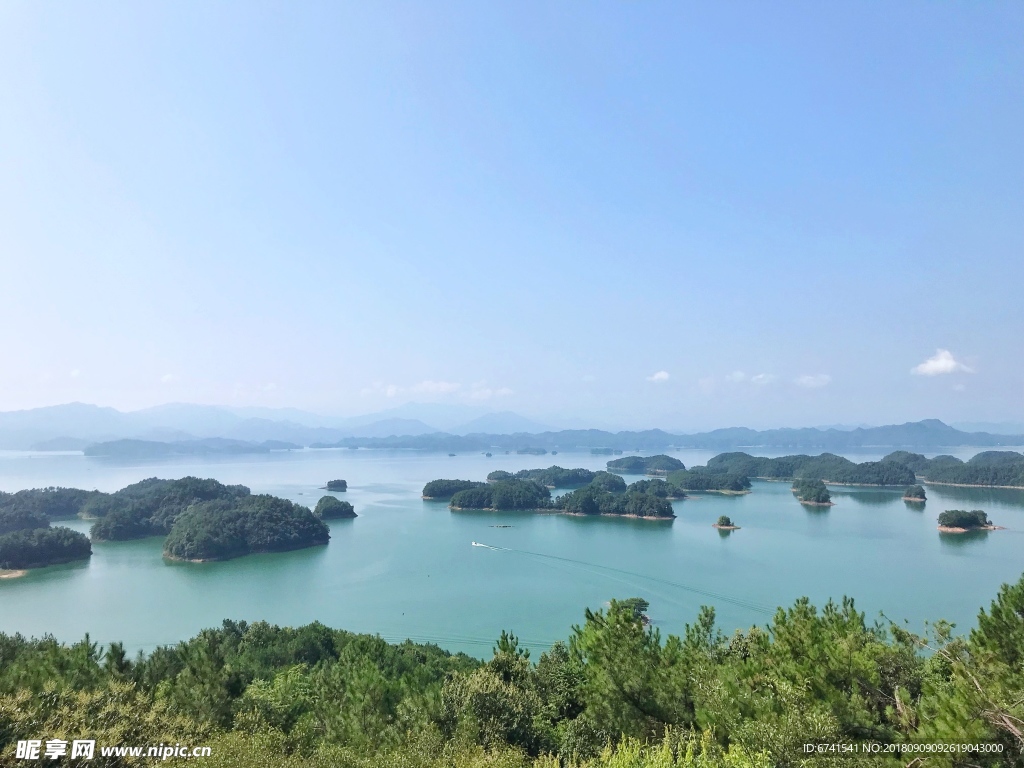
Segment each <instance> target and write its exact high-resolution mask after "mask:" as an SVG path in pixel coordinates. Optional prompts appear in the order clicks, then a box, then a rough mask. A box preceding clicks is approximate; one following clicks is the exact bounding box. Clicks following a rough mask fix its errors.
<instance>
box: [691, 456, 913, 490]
mask: <svg viewBox="0 0 1024 768" xmlns="http://www.w3.org/2000/svg"><path fill="white" fill-rule="evenodd" d="M707 470H708V471H709V472H727V473H732V474H737V475H742V476H744V477H748V478H750V477H760V478H767V479H770V480H793V479H807V480H826V481H828V482H832V483H848V484H852V485H910V484H911V483H913V482H914V472H913V471H912V470H911V469H909V468H908V467H907V466H906V465H904V464H901V463H899V462H897V461H892V460H890V459H889V457H886V458H885V459H883V460H882V461H865V462H863V463H862V464H856V463H854V462H852V461H850V460H849V459H847V458H844V457H842V456H836V455H835V454H834V453H823V454H821V455H820V456H805V455H798V456H781V457H779V458H775V459H768V458H764V457H761V456H751V455H750V454H747V453H741V452H734V453H722V454H719V455H718V456H715V457H714V458H712V459H709V460H708V463H707Z"/></svg>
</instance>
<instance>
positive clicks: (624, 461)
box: [607, 453, 686, 475]
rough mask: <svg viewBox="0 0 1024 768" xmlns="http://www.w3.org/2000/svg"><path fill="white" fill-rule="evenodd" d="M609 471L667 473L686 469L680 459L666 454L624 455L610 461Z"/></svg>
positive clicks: (625, 473) (638, 473)
mask: <svg viewBox="0 0 1024 768" xmlns="http://www.w3.org/2000/svg"><path fill="white" fill-rule="evenodd" d="M607 466H608V471H609V472H620V473H622V474H624V475H667V474H668V473H669V472H673V471H675V470H681V469H686V466H685V465H684V464H683V462H681V461H680V460H679V459H674V458H672V457H671V456H666V455H665V454H663V453H660V454H658V455H657V456H623V457H622V458H621V459H612V460H611V461H609V462H608V464H607Z"/></svg>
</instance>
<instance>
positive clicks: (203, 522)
mask: <svg viewBox="0 0 1024 768" xmlns="http://www.w3.org/2000/svg"><path fill="white" fill-rule="evenodd" d="M339 503H342V502H339ZM330 538H331V534H330V531H329V530H328V528H327V524H326V523H324V521H323V520H321V519H320V518H319V517H317V516H316V515H314V514H313V513H312V512H310V511H309V509H308V508H306V507H303V506H300V505H298V504H294V503H292V502H290V501H288V500H286V499H281V498H278V497H277V496H270V495H269V494H260V495H258V496H246V497H243V498H240V499H235V500H231V501H227V500H218V501H204V502H200V503H198V504H193V505H191V506H190V507H189V508H188V509H186V510H185V511H184V512H182V513H181V514H180V515H178V517H177V519H176V520H175V521H174V525H173V526H172V528H171V532H170V533H169V534H168V536H167V538H166V539H165V540H164V557H167V558H168V559H171V560H188V561H191V562H199V563H202V562H210V561H213V560H229V559H231V558H234V557H241V556H242V555H250V554H255V553H259V552H285V551H288V550H293V549H302V548H304V547H313V546H317V545H320V544H326V543H327V542H328V541H329V540H330Z"/></svg>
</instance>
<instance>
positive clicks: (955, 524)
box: [939, 509, 1000, 533]
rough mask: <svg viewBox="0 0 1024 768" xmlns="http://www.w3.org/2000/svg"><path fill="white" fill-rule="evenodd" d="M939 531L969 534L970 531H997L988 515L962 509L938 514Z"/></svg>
mask: <svg viewBox="0 0 1024 768" xmlns="http://www.w3.org/2000/svg"><path fill="white" fill-rule="evenodd" d="M939 530H940V531H942V533H970V532H971V531H997V530H1000V528H999V526H997V525H993V524H992V521H991V520H989V519H988V515H987V514H986V513H985V512H984V511H983V510H980V509H972V510H971V511H970V512H968V511H967V510H964V509H947V510H946V511H945V512H942V513H941V514H939Z"/></svg>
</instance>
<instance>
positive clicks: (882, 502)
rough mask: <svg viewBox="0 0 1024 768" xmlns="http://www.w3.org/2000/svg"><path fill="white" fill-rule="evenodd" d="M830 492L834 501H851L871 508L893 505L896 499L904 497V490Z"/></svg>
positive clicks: (831, 490) (830, 489)
mask: <svg viewBox="0 0 1024 768" xmlns="http://www.w3.org/2000/svg"><path fill="white" fill-rule="evenodd" d="M829 492H830V493H831V494H832V500H833V501H838V500H839V499H850V500H851V501H855V502H857V503H858V504H863V505H865V506H871V507H883V506H886V505H888V504H892V502H893V499H894V498H900V497H902V496H903V489H902V488H901V489H899V490H898V491H894V490H885V489H881V488H879V489H872V490H860V489H858V490H853V491H848V490H842V491H836V490H834V489H832V488H829Z"/></svg>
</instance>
